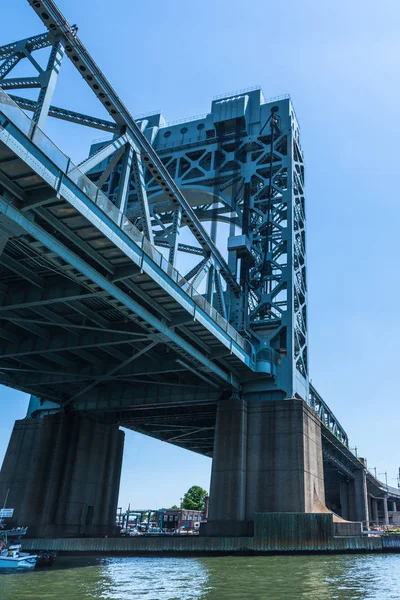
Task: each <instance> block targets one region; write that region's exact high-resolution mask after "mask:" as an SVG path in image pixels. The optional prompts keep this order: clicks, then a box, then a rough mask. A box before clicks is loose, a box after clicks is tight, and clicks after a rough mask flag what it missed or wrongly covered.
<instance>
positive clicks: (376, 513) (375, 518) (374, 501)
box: [371, 498, 379, 525]
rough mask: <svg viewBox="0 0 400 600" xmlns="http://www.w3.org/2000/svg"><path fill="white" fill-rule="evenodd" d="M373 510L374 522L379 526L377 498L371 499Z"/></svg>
mask: <svg viewBox="0 0 400 600" xmlns="http://www.w3.org/2000/svg"><path fill="white" fill-rule="evenodd" d="M371 509H372V515H371V517H372V521H373V522H374V523H375V525H379V512H378V500H377V499H376V498H371Z"/></svg>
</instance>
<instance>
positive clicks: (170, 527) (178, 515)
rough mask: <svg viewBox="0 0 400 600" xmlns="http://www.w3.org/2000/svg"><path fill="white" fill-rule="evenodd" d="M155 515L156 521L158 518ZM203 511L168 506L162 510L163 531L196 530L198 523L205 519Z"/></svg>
mask: <svg viewBox="0 0 400 600" xmlns="http://www.w3.org/2000/svg"><path fill="white" fill-rule="evenodd" d="M159 516H160V514H159V515H157V521H158V519H159ZM205 520H206V518H205V513H204V512H203V511H201V510H186V509H184V508H178V509H173V508H168V509H167V510H166V511H165V512H163V527H162V529H163V531H166V532H173V531H177V530H182V531H196V530H197V531H198V530H199V527H200V523H202V522H203V521H205Z"/></svg>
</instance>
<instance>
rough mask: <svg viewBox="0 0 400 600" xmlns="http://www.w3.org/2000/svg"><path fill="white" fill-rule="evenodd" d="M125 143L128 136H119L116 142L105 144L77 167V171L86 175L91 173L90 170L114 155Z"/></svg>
mask: <svg viewBox="0 0 400 600" xmlns="http://www.w3.org/2000/svg"><path fill="white" fill-rule="evenodd" d="M127 142H128V136H126V135H121V136H120V137H119V138H117V139H116V140H112V141H111V142H110V143H109V144H106V145H105V146H103V147H102V148H100V150H98V151H97V152H95V153H94V154H92V156H89V158H87V159H86V160H84V161H83V162H81V163H80V165H78V166H77V170H78V171H80V172H81V173H88V171H91V169H93V168H94V167H97V165H98V164H99V163H101V162H103V160H106V159H107V158H109V157H110V156H112V155H113V154H115V152H117V151H118V150H119V149H120V148H123V147H124V146H125V145H126V144H127Z"/></svg>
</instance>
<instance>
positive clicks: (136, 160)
mask: <svg viewBox="0 0 400 600" xmlns="http://www.w3.org/2000/svg"><path fill="white" fill-rule="evenodd" d="M132 147H133V150H134V153H133V161H132V174H133V178H134V182H135V188H136V193H137V196H138V200H139V204H140V209H141V217H142V229H143V233H144V235H145V236H146V238H147V239H148V240H149V241H150V242H151V243H152V244H153V243H154V239H153V230H152V228H151V218H150V210H149V202H148V198H147V192H146V184H145V181H144V169H143V163H142V157H141V154H140V149H139V148H138V147H137V146H136V144H132Z"/></svg>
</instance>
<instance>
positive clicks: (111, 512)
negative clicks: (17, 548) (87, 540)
mask: <svg viewBox="0 0 400 600" xmlns="http://www.w3.org/2000/svg"><path fill="white" fill-rule="evenodd" d="M123 441H124V434H123V432H121V431H119V430H118V428H117V427H111V426H107V425H104V424H102V423H98V422H97V421H94V420H91V419H89V418H82V417H81V416H78V415H74V414H71V415H66V414H61V413H60V414H56V415H51V416H50V415H49V416H45V417H44V418H41V419H25V420H21V421H16V423H15V426H14V429H13V432H12V435H11V439H10V442H9V445H8V449H7V453H6V456H5V458H4V462H3V466H2V469H1V473H0V503H3V501H4V498H5V497H6V495H7V492H8V491H9V493H8V500H7V506H8V507H11V508H14V517H13V519H12V520H11V519H8V520H7V525H9V526H13V525H16V526H27V527H28V528H29V530H28V533H29V535H30V536H39V537H56V536H77V535H104V534H105V533H111V532H112V531H113V530H114V526H115V515H116V511H117V502H118V492H119V482H120V473H121V465H122V453H123Z"/></svg>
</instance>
